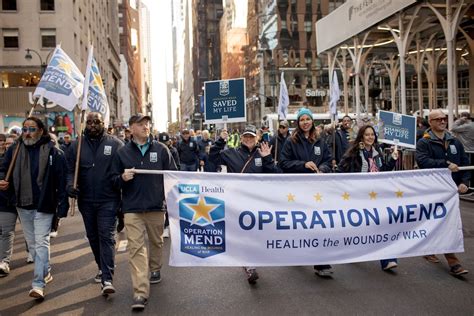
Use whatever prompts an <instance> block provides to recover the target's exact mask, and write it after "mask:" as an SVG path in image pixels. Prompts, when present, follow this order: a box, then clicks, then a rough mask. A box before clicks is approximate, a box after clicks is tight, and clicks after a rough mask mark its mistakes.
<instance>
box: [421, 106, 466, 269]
mask: <svg viewBox="0 0 474 316" xmlns="http://www.w3.org/2000/svg"><path fill="white" fill-rule="evenodd" d="M428 122H429V124H430V128H428V129H427V130H426V131H425V133H424V135H423V137H422V138H421V139H420V140H419V141H418V142H417V144H416V162H417V164H418V167H420V169H430V168H449V170H451V172H452V177H453V180H454V182H455V183H456V185H457V186H458V191H459V193H465V192H467V190H468V187H467V184H468V182H469V173H468V172H467V171H461V170H459V167H460V166H467V165H469V160H468V158H467V155H466V153H465V152H464V147H463V145H462V143H461V142H460V141H459V140H458V139H456V138H455V137H453V136H452V135H451V134H450V133H449V132H448V131H447V129H446V126H447V124H448V120H447V117H446V114H444V113H443V111H441V110H434V111H432V112H431V113H430V114H429V116H428ZM444 256H445V257H446V260H447V261H448V265H449V267H450V273H451V274H453V275H455V276H459V275H463V274H466V273H468V270H466V269H464V268H463V267H462V266H461V263H460V261H459V259H458V258H457V257H456V255H455V254H454V253H447V254H444ZM425 259H426V260H428V261H429V262H432V263H438V262H439V259H438V257H436V256H435V255H428V256H425Z"/></svg>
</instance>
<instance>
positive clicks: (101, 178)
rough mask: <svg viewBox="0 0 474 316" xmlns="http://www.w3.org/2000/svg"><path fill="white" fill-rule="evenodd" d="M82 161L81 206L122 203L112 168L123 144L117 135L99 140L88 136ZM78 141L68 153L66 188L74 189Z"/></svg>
mask: <svg viewBox="0 0 474 316" xmlns="http://www.w3.org/2000/svg"><path fill="white" fill-rule="evenodd" d="M82 139H83V140H82V147H81V161H80V162H79V176H78V188H79V197H78V199H79V203H80V204H81V203H106V202H113V201H117V202H118V201H119V200H120V190H117V189H116V188H114V187H113V186H112V181H111V178H110V177H111V173H110V168H111V165H112V159H113V157H114V155H115V154H116V152H117V150H118V149H119V148H122V147H123V146H124V145H123V142H122V141H121V140H120V139H118V138H117V137H115V136H112V135H108V134H107V133H105V132H104V134H103V135H102V136H101V137H100V138H99V139H97V140H92V139H90V138H89V137H88V136H87V135H85V136H84V137H83V138H82ZM77 145H78V143H77V141H74V142H73V143H72V144H71V145H70V146H69V148H68V151H67V155H66V156H67V162H68V177H67V180H68V181H67V185H68V186H72V185H73V181H74V170H76V154H77Z"/></svg>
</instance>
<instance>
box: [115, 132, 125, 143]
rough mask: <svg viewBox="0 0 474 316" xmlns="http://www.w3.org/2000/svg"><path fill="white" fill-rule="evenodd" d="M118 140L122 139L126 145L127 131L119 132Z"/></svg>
mask: <svg viewBox="0 0 474 316" xmlns="http://www.w3.org/2000/svg"><path fill="white" fill-rule="evenodd" d="M117 137H118V139H120V140H121V141H122V142H123V143H124V144H125V143H126V142H125V131H123V130H122V131H119V132H118V135H117Z"/></svg>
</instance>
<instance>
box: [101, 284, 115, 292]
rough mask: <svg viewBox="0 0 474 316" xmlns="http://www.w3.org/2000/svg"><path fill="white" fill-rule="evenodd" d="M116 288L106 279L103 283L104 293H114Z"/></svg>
mask: <svg viewBox="0 0 474 316" xmlns="http://www.w3.org/2000/svg"><path fill="white" fill-rule="evenodd" d="M114 293H115V288H114V286H113V285H112V282H110V281H104V283H102V295H108V294H114Z"/></svg>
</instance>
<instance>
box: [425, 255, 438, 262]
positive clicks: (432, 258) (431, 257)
mask: <svg viewBox="0 0 474 316" xmlns="http://www.w3.org/2000/svg"><path fill="white" fill-rule="evenodd" d="M423 258H425V259H426V261H428V262H431V263H439V259H438V257H436V256H435V255H427V256H423Z"/></svg>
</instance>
